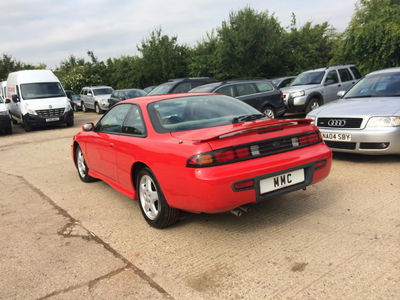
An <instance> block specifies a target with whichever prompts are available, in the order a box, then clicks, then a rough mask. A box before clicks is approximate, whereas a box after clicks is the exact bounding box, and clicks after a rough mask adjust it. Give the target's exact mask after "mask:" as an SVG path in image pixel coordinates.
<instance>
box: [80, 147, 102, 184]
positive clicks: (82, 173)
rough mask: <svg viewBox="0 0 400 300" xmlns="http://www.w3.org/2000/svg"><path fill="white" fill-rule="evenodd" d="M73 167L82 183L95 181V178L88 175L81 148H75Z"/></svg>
mask: <svg viewBox="0 0 400 300" xmlns="http://www.w3.org/2000/svg"><path fill="white" fill-rule="evenodd" d="M75 165H76V169H77V170H78V175H79V178H80V179H81V180H82V181H83V182H93V181H97V179H96V178H94V177H92V176H90V175H89V168H88V167H87V165H86V161H85V157H84V156H83V153H82V150H81V147H79V146H77V147H76V149H75Z"/></svg>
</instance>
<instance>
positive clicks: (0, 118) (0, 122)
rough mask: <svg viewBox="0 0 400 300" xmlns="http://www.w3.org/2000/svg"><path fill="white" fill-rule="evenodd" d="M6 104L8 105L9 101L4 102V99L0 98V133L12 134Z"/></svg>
mask: <svg viewBox="0 0 400 300" xmlns="http://www.w3.org/2000/svg"><path fill="white" fill-rule="evenodd" d="M6 102H8V103H9V102H10V100H9V99H8V100H4V98H3V97H2V96H0V132H4V133H5V134H12V120H11V116H10V113H9V112H8V109H7V106H6Z"/></svg>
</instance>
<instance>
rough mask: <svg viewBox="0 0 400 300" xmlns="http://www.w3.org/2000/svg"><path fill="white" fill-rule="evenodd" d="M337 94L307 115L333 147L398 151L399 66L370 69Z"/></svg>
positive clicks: (347, 149)
mask: <svg viewBox="0 0 400 300" xmlns="http://www.w3.org/2000/svg"><path fill="white" fill-rule="evenodd" d="M338 94H339V95H340V96H343V95H344V97H343V98H342V99H340V100H337V101H334V102H331V103H330V104H327V105H324V106H321V107H320V108H317V109H315V110H313V111H311V112H310V113H309V114H308V115H307V118H310V119H314V122H315V124H316V125H317V126H318V127H319V129H320V131H321V134H322V138H323V139H324V141H325V143H326V144H327V145H328V146H329V147H331V148H332V150H333V151H338V152H356V153H362V154H400V68H391V69H385V70H380V71H376V72H372V73H370V74H368V75H367V76H365V78H363V79H362V80H360V81H359V82H358V83H357V84H356V85H355V86H354V87H353V88H352V89H350V90H349V91H348V92H347V93H346V94H344V92H339V93H338Z"/></svg>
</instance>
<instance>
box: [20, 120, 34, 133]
mask: <svg viewBox="0 0 400 300" xmlns="http://www.w3.org/2000/svg"><path fill="white" fill-rule="evenodd" d="M22 127H24V129H25V132H29V131H32V125H31V124H29V122H27V121H25V120H23V121H22Z"/></svg>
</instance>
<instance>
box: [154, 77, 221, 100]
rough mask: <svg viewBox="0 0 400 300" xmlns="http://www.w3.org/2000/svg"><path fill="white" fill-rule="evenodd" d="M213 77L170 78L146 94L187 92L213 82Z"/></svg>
mask: <svg viewBox="0 0 400 300" xmlns="http://www.w3.org/2000/svg"><path fill="white" fill-rule="evenodd" d="M215 81H216V80H215V79H214V78H210V77H191V78H176V79H170V80H169V81H168V82H165V83H162V84H160V85H158V86H157V87H155V88H154V89H153V90H151V91H150V92H149V93H148V94H147V95H149V96H151V95H162V94H175V93H187V92H188V91H190V90H191V89H193V88H195V87H197V86H199V85H203V84H207V83H210V82H215Z"/></svg>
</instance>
